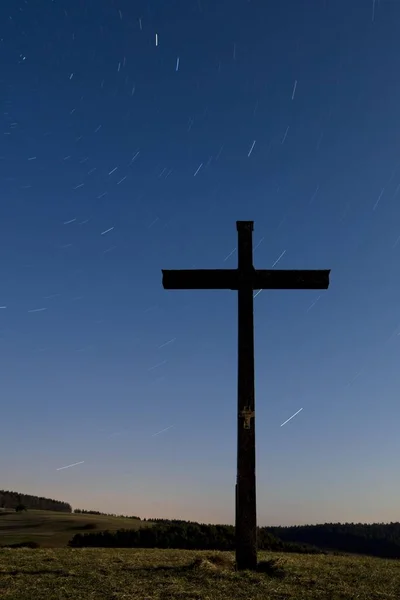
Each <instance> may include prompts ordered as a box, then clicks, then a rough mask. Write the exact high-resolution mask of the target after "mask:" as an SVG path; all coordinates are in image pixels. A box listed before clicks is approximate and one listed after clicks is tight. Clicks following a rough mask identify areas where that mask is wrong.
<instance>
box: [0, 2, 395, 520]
mask: <svg viewBox="0 0 400 600" xmlns="http://www.w3.org/2000/svg"><path fill="white" fill-rule="evenodd" d="M399 40H400V3H399V2H394V1H389V0H387V1H385V0H381V1H380V2H379V0H376V1H369V0H362V1H361V0H351V1H349V0H308V1H307V0H304V1H301V0H280V1H279V2H278V1H274V2H272V1H270V0H180V1H178V0H173V1H170V0H168V1H167V0H157V1H156V0H151V1H150V0H149V1H142V2H139V1H133V0H131V1H128V0H118V1H117V0H115V1H113V0H108V1H106V0H86V1H85V2H82V1H78V0H68V1H67V0H62V1H61V0H56V1H51V0H46V1H45V0H36V1H35V0H25V1H23V0H12V1H11V0H3V1H2V2H1V4H0V67H1V68H0V102H1V114H2V135H1V137H0V145H1V148H0V177H1V196H0V358H1V363H0V364H1V371H0V394H1V395H0V398H1V413H0V473H1V480H0V488H3V489H11V490H16V491H20V492H22V493H28V494H36V495H39V496H46V497H51V498H56V499H59V500H63V501H67V502H70V503H71V504H72V505H73V507H74V508H75V507H80V508H86V509H94V510H100V511H103V512H113V513H124V514H135V515H139V516H142V517H166V518H182V519H191V520H196V521H207V522H223V523H233V520H234V486H235V478H236V434H237V431H236V422H237V416H236V403H237V399H236V398H237V397H236V384H237V294H236V293H235V292H232V291H197V290H194V291H166V290H164V289H163V287H162V283H161V280H162V276H161V269H190V268H211V269H212V268H236V266H237V250H236V246H237V232H236V221H237V220H253V221H254V262H255V266H256V267H258V268H264V269H270V268H272V267H273V268H277V269H278V268H282V269H331V270H332V271H331V283H330V288H329V289H328V290H327V291H318V290H317V291H290V290H289V291H262V292H260V293H257V292H255V295H256V298H255V300H254V305H255V350H256V410H257V424H256V436H257V487H258V518H259V523H260V525H267V524H271V525H273V524H280V525H285V524H301V523H316V522H326V521H330V522H332V521H334V522H335V521H354V522H359V521H364V522H368V521H379V522H382V521H397V520H398V519H399V513H398V497H399V494H400V483H399V478H398V473H399V471H398V457H399V452H400V437H399V434H398V430H399V425H398V423H399V417H400V408H399V392H400V369H399V359H400V270H399V265H400V121H399V110H400V108H399V107H400V41H399ZM300 409H302V410H300ZM299 410H300V412H298V414H297V415H296V416H295V417H293V419H291V420H290V421H289V422H287V423H286V424H285V425H284V426H282V427H281V424H282V423H284V421H286V420H287V419H289V417H290V416H291V415H293V414H294V413H296V412H297V411H299ZM74 463H80V464H76V465H75V466H71V467H69V468H67V469H61V467H65V466H69V465H73V464H74Z"/></svg>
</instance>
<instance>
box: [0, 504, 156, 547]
mask: <svg viewBox="0 0 400 600" xmlns="http://www.w3.org/2000/svg"><path fill="white" fill-rule="evenodd" d="M145 524H147V523H142V522H141V521H139V520H136V519H127V518H124V517H106V516H104V515H88V514H75V513H72V514H69V513H60V512H53V511H48V510H28V511H27V512H22V513H16V512H15V511H8V512H7V511H4V512H1V511H0V546H5V545H9V544H17V543H21V542H28V541H33V542H37V543H38V544H39V545H40V546H41V547H43V548H60V547H63V546H64V547H65V546H66V545H67V543H68V541H69V540H70V539H71V538H72V537H73V536H74V535H75V534H76V533H88V532H90V531H96V530H97V531H101V530H105V529H109V530H110V531H115V530H117V529H122V528H125V529H136V528H138V527H142V526H143V525H145Z"/></svg>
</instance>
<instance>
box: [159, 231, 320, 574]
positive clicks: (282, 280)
mask: <svg viewBox="0 0 400 600" xmlns="http://www.w3.org/2000/svg"><path fill="white" fill-rule="evenodd" d="M253 224H254V222H253V221H237V222H236V226H237V231H238V268H237V269H193V270H180V271H175V270H174V271H166V270H164V269H163V271H162V273H163V286H164V289H166V290H183V289H187V290H194V289H200V290H209V289H214V290H237V292H238V446H237V479H236V518H235V531H236V567H237V569H240V570H242V569H256V568H257V510H256V450H255V412H254V408H255V405H254V326H253V291H254V290H273V289H275V290H277V289H284V290H320V289H324V290H326V289H328V287H329V274H330V270H324V271H312V270H308V271H288V270H285V271H284V270H280V271H278V270H277V271H275V270H272V269H269V270H260V269H255V268H254V266H253Z"/></svg>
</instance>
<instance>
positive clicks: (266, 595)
mask: <svg viewBox="0 0 400 600" xmlns="http://www.w3.org/2000/svg"><path fill="white" fill-rule="evenodd" d="M259 559H260V560H261V561H265V562H264V565H263V570H262V571H260V572H254V573H252V572H246V571H245V572H236V571H235V570H234V556H233V553H230V552H213V553H210V552H204V551H203V552H202V551H192V550H157V549H145V550H142V549H115V548H114V549H109V548H107V549H106V548H79V549H75V548H55V549H54V548H47V549H35V550H31V549H26V548H23V549H22V548H21V549H0V597H1V598H2V599H4V600H52V599H53V598H54V599H57V600H67V599H68V600H72V599H73V600H87V599H96V600H97V599H99V600H106V599H107V600H119V599H121V600H122V599H124V600H167V599H168V600H221V599H227V600H239V599H240V600H253V599H254V600H261V599H262V600H316V599H318V600H327V599H329V600H389V599H390V600H395V599H398V598H400V563H399V561H395V560H388V559H381V558H370V557H360V556H357V557H349V556H329V555H314V556H310V555H300V554H283V553H270V552H260V556H259Z"/></svg>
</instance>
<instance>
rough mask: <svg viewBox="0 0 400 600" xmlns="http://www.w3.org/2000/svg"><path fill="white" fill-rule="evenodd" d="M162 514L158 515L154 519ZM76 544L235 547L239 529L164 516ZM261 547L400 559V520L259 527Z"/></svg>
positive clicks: (88, 536)
mask: <svg viewBox="0 0 400 600" xmlns="http://www.w3.org/2000/svg"><path fill="white" fill-rule="evenodd" d="M155 521H157V520H156V519H154V520H152V522H153V523H154V522H155ZM69 545H70V546H72V547H109V548H177V549H179V548H182V549H188V550H234V548H235V528H234V527H233V526H231V525H204V524H199V523H191V522H190V523H189V522H185V521H180V522H179V521H174V522H172V521H167V520H158V522H155V524H154V525H153V526H147V527H143V528H142V529H139V530H137V531H132V530H128V529H120V530H119V531H115V532H110V531H99V532H96V533H88V534H77V535H75V536H74V537H73V538H72V540H71V541H70V542H69ZM258 546H259V549H260V550H271V551H279V552H301V553H321V552H324V553H328V552H339V553H350V554H364V555H370V556H378V557H382V558H400V523H388V524H385V523H375V524H373V525H367V524H362V523H359V524H354V523H345V524H340V523H333V524H331V523H325V524H323V525H305V526H297V527H260V528H258Z"/></svg>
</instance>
